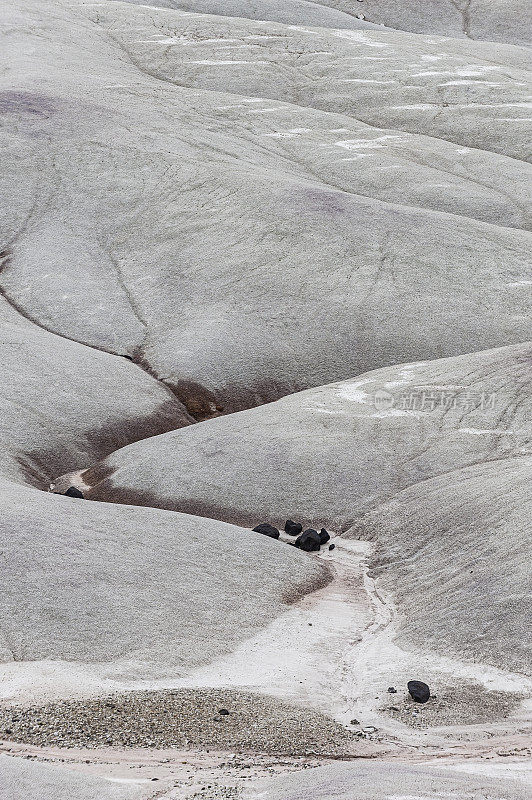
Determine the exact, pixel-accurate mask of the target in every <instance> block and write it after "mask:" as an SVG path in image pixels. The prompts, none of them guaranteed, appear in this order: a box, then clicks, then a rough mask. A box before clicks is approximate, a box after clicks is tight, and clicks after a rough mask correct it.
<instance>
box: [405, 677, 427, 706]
mask: <svg viewBox="0 0 532 800" xmlns="http://www.w3.org/2000/svg"><path fill="white" fill-rule="evenodd" d="M406 688H407V689H408V691H409V693H410V697H411V698H412V700H415V701H416V703H426V702H427V700H428V699H429V697H430V689H429V687H428V686H427V684H426V683H423V681H408V683H407V684H406Z"/></svg>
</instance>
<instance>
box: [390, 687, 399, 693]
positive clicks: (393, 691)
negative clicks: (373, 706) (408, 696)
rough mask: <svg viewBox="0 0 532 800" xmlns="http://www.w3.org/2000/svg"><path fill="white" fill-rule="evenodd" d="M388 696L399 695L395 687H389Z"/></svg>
mask: <svg viewBox="0 0 532 800" xmlns="http://www.w3.org/2000/svg"><path fill="white" fill-rule="evenodd" d="M388 694H397V689H396V688H395V686H388Z"/></svg>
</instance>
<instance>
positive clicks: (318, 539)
mask: <svg viewBox="0 0 532 800" xmlns="http://www.w3.org/2000/svg"><path fill="white" fill-rule="evenodd" d="M253 530H254V531H255V532H256V533H262V534H263V535H264V536H269V537H270V538H271V539H278V538H279V536H280V531H279V529H278V528H275V527H274V526H273V525H269V524H268V523H266V522H264V523H261V524H260V525H256V526H255V527H254V528H253ZM284 530H285V533H287V534H288V536H296V537H297V538H296V540H295V542H290V544H292V545H293V546H294V547H298V548H299V549H300V550H304V551H305V552H306V553H313V552H317V551H318V550H320V548H321V546H322V545H324V544H327V542H328V541H329V539H330V538H331V536H330V534H329V532H328V531H326V530H325V528H322V529H321V530H320V532H319V533H318V531H316V530H314V528H307V529H306V530H303V526H302V525H301V523H300V522H294V521H293V520H292V519H287V520H286V522H285V524H284ZM329 550H334V544H331V545H329Z"/></svg>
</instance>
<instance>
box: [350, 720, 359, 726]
mask: <svg viewBox="0 0 532 800" xmlns="http://www.w3.org/2000/svg"><path fill="white" fill-rule="evenodd" d="M350 724H351V725H360V722H359V721H358V719H352V720H351V723H350Z"/></svg>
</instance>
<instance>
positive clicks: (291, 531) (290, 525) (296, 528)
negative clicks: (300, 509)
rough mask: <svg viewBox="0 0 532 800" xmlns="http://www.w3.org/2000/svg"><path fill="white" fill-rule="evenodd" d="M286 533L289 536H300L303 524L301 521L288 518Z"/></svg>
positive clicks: (285, 526)
mask: <svg viewBox="0 0 532 800" xmlns="http://www.w3.org/2000/svg"><path fill="white" fill-rule="evenodd" d="M284 529H285V533H287V534H288V535H289V536H299V534H300V533H301V531H302V530H303V525H301V523H300V522H294V520H293V519H287V520H286V522H285V524H284Z"/></svg>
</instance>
